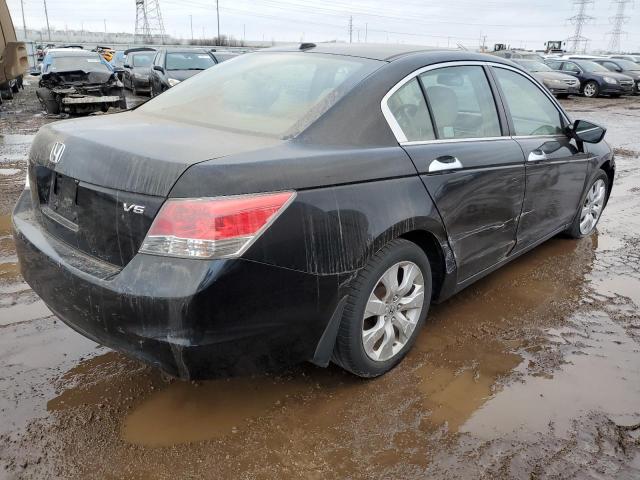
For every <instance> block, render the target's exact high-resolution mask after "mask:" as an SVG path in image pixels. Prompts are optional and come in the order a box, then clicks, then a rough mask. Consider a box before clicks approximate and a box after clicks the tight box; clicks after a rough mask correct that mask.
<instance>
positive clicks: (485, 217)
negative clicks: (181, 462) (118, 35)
mask: <svg viewBox="0 0 640 480" xmlns="http://www.w3.org/2000/svg"><path fill="white" fill-rule="evenodd" d="M104 132H109V135H105V134H104ZM604 135H605V129H604V128H602V127H599V126H597V125H595V124H592V123H589V122H586V121H582V120H572V119H570V117H569V116H568V115H567V113H566V112H565V111H564V110H563V108H562V107H561V106H560V105H559V103H558V102H557V101H556V99H555V98H554V97H553V95H552V94H551V93H550V92H549V91H548V89H546V88H545V87H544V86H543V85H542V84H541V83H539V82H538V81H537V80H536V79H535V78H534V77H532V76H531V75H530V74H529V73H527V72H526V71H525V70H523V69H521V68H519V67H518V66H517V65H515V64H513V63H512V62H510V61H508V60H505V59H501V58H498V57H495V56H488V55H482V54H477V53H472V52H465V51H425V50H424V49H423V48H421V47H410V46H407V45H373V44H368V45H364V44H357V45H356V44H353V45H349V44H346V45H344V44H318V45H315V44H309V43H305V44H302V45H300V46H299V47H281V48H275V49H265V50H262V51H259V52H255V53H249V54H246V55H243V56H241V57H238V58H236V59H234V60H233V61H231V62H224V63H222V64H220V65H218V66H216V67H215V68H211V69H208V70H205V71H204V72H202V73H200V74H198V75H195V76H193V77H191V78H189V79H187V80H185V81H183V82H180V83H179V84H177V85H176V86H175V87H173V88H171V89H170V90H167V91H166V92H165V93H163V94H162V95H159V96H157V97H154V98H152V99H151V100H150V101H148V102H146V103H144V104H142V105H141V106H139V107H137V108H135V109H133V110H131V111H127V112H124V113H120V114H117V115H102V116H96V117H93V118H90V119H70V120H63V121H59V122H54V123H50V124H48V125H46V126H44V127H42V128H41V129H40V131H39V133H38V134H37V135H36V137H35V139H34V142H33V145H32V149H31V152H30V155H29V163H28V169H27V170H28V181H27V187H26V189H25V191H24V192H23V194H22V195H21V196H20V198H19V200H18V203H17V205H16V207H15V210H14V213H13V217H12V218H13V223H12V226H13V234H14V238H15V243H16V250H17V255H18V258H19V262H20V268H21V271H22V274H23V277H24V279H25V281H26V282H27V283H28V284H29V285H30V286H31V287H32V288H33V290H34V291H35V292H36V293H37V294H38V295H39V296H40V297H41V298H42V299H43V300H44V301H45V303H46V304H47V305H48V306H49V308H50V309H51V311H53V312H54V313H55V314H56V315H57V316H58V317H59V318H60V319H61V320H62V321H64V322H65V323H66V324H67V325H69V326H70V327H71V328H73V329H75V330H76V331H78V332H79V333H81V334H82V335H85V336H87V337H89V338H91V339H93V340H95V341H96V342H99V343H100V344H103V345H106V346H109V347H112V348H114V349H116V350H119V351H122V352H125V353H126V354H128V355H131V356H133V357H135V358H138V359H141V360H143V361H145V362H148V363H150V364H152V365H155V366H157V367H160V368H161V369H162V370H164V371H166V372H168V373H170V374H171V375H175V376H179V377H181V378H187V379H196V378H205V377H211V376H219V375H228V374H237V373H246V372H254V371H256V370H272V369H281V368H283V367H284V366H287V365H291V364H294V363H298V362H304V361H309V362H312V363H314V364H316V365H320V366H327V365H328V364H329V362H334V363H336V364H338V365H340V366H342V367H343V368H345V369H346V370H348V371H350V372H353V373H354V374H356V375H359V376H362V377H375V376H378V375H382V374H384V373H385V372H387V371H389V370H390V369H391V368H393V367H395V366H396V365H397V364H398V363H399V362H400V361H401V360H402V358H403V357H405V355H406V354H407V352H408V351H409V350H410V349H411V347H412V345H413V344H414V342H415V341H416V337H417V335H418V333H419V332H420V330H421V328H422V327H423V326H424V327H426V330H427V331H426V332H425V334H426V335H428V334H429V332H428V328H429V325H428V323H427V324H425V318H426V317H427V313H428V311H429V306H430V304H431V303H432V302H441V301H443V300H445V299H447V298H449V297H451V296H452V295H454V294H456V293H457V292H459V291H461V290H462V289H464V288H465V287H467V286H468V285H470V284H472V283H473V282H475V281H477V280H478V279H480V278H482V277H484V276H485V275H487V274H489V273H491V272H493V271H495V270H496V269H497V268H499V267H501V266H503V265H505V264H507V263H508V262H510V261H511V260H513V259H515V258H518V257H519V256H520V255H522V254H524V253H525V252H527V251H529V250H531V249H533V248H534V247H536V246H537V245H540V244H541V243H543V242H545V241H546V240H548V239H550V238H551V237H553V236H555V235H557V234H561V233H562V234H564V235H566V236H568V237H572V238H581V237H586V236H589V235H591V234H593V232H594V231H595V229H596V225H597V224H598V220H599V219H600V216H601V214H602V212H603V210H604V208H605V205H606V203H607V200H608V198H609V192H610V191H611V188H612V184H613V179H614V174H615V161H614V158H613V155H612V151H611V148H610V147H609V146H608V145H607V143H606V142H605V141H604V140H603V137H604ZM114 136H117V138H118V141H117V142H113V138H114ZM567 241H571V240H567Z"/></svg>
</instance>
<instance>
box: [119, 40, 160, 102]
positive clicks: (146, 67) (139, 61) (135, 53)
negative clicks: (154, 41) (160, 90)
mask: <svg viewBox="0 0 640 480" xmlns="http://www.w3.org/2000/svg"><path fill="white" fill-rule="evenodd" d="M125 54H126V55H127V58H126V60H125V62H124V76H123V80H122V83H124V87H125V88H128V89H129V90H131V91H132V92H133V94H134V95H138V94H139V93H149V92H150V86H149V73H150V72H151V64H152V62H153V57H154V56H155V54H156V52H155V50H154V49H151V48H148V49H146V48H145V49H131V50H127V51H126V52H125Z"/></svg>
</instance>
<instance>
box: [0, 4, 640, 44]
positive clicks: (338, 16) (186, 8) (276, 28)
mask: <svg viewBox="0 0 640 480" xmlns="http://www.w3.org/2000/svg"><path fill="white" fill-rule="evenodd" d="M159 2H160V7H161V11H162V16H163V18H164V25H165V30H166V32H167V33H168V34H170V35H173V36H175V37H181V38H189V37H190V36H191V27H190V25H191V24H190V15H191V16H192V17H193V35H194V37H195V38H201V37H203V36H204V37H205V38H209V37H212V36H215V35H216V14H215V0H186V1H180V0H159ZM219 2H220V31H221V33H223V34H228V35H229V34H230V35H232V36H234V37H236V38H239V39H241V38H243V35H246V37H245V38H246V39H247V40H263V39H265V40H271V39H274V40H281V41H301V40H304V41H323V40H343V41H348V40H349V29H348V25H349V17H350V16H351V15H352V16H353V41H354V42H355V41H358V39H359V41H361V42H364V41H365V40H366V41H368V42H378V43H384V42H391V43H408V44H421V45H433V46H440V47H443V46H447V45H449V46H451V47H454V46H455V45H456V44H457V43H461V44H463V45H466V46H468V47H472V48H477V47H478V45H479V43H480V38H481V36H485V35H486V42H487V45H490V46H493V44H494V43H507V44H510V45H511V46H512V47H524V48H529V49H541V48H543V47H544V45H543V44H544V42H545V41H546V40H564V39H566V38H567V37H569V36H571V35H572V34H573V28H574V27H573V26H572V25H571V24H570V22H568V21H567V18H569V17H571V16H572V15H574V14H575V13H576V10H575V8H573V2H572V0H528V1H526V2H525V1H522V0H518V1H507V0H486V1H483V0H477V1H474V0H443V1H439V2H438V1H426V0H422V1H420V0H397V1H395V2H390V1H383V0H357V1H353V2H347V1H332V0H325V1H320V0H308V1H306V0H259V1H251V0H219ZM7 3H8V5H9V10H10V11H11V13H12V16H13V20H14V24H15V26H16V28H21V27H22V15H21V8H20V4H21V2H20V0H7ZM636 3H637V4H638V3H640V2H636ZM47 7H48V12H49V22H50V24H51V27H52V28H54V27H55V28H58V29H64V28H69V29H77V30H80V29H81V28H84V29H85V30H93V31H103V30H104V22H105V21H106V26H107V30H108V31H110V32H132V33H133V31H134V29H135V0H107V1H90V0H85V1H83V2H82V1H77V0H47ZM24 10H25V18H26V23H27V28H36V29H39V28H43V27H44V26H45V25H46V23H45V16H44V7H43V0H24ZM587 13H588V14H589V15H591V16H593V17H594V19H593V20H592V21H591V22H590V23H589V24H587V25H586V26H585V28H584V32H583V35H584V36H585V37H587V38H589V39H590V40H591V41H590V43H589V48H590V49H599V48H606V47H607V45H608V42H609V37H608V36H607V32H608V31H610V30H611V23H610V17H612V16H613V15H614V14H615V7H614V6H613V4H612V2H611V1H610V0H595V2H594V4H593V5H591V6H589V8H588V10H587ZM626 14H627V15H628V16H629V17H630V18H629V21H628V23H627V24H626V25H625V27H624V30H626V31H627V32H628V35H624V36H623V37H622V39H621V44H622V48H623V49H624V50H627V51H640V4H638V5H636V7H635V8H633V6H632V4H629V5H628V7H627V12H626ZM105 17H106V18H105Z"/></svg>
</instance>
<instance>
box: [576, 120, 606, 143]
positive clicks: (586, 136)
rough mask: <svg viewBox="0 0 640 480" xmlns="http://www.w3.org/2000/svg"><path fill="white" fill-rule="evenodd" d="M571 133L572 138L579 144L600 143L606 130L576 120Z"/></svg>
mask: <svg viewBox="0 0 640 480" xmlns="http://www.w3.org/2000/svg"><path fill="white" fill-rule="evenodd" d="M571 132H572V136H573V137H574V138H575V139H576V140H580V141H581V142H585V143H600V142H601V141H602V139H603V138H604V135H605V134H606V133H607V129H606V128H604V127H601V126H599V125H596V124H595V123H591V122H587V121H586V120H576V121H575V122H574V124H573V127H572V128H571Z"/></svg>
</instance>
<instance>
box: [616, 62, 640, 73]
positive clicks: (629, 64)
mask: <svg viewBox="0 0 640 480" xmlns="http://www.w3.org/2000/svg"><path fill="white" fill-rule="evenodd" d="M616 63H617V64H618V65H620V67H621V68H622V69H623V70H630V71H633V70H640V65H638V64H637V63H633V62H631V61H629V60H616Z"/></svg>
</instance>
